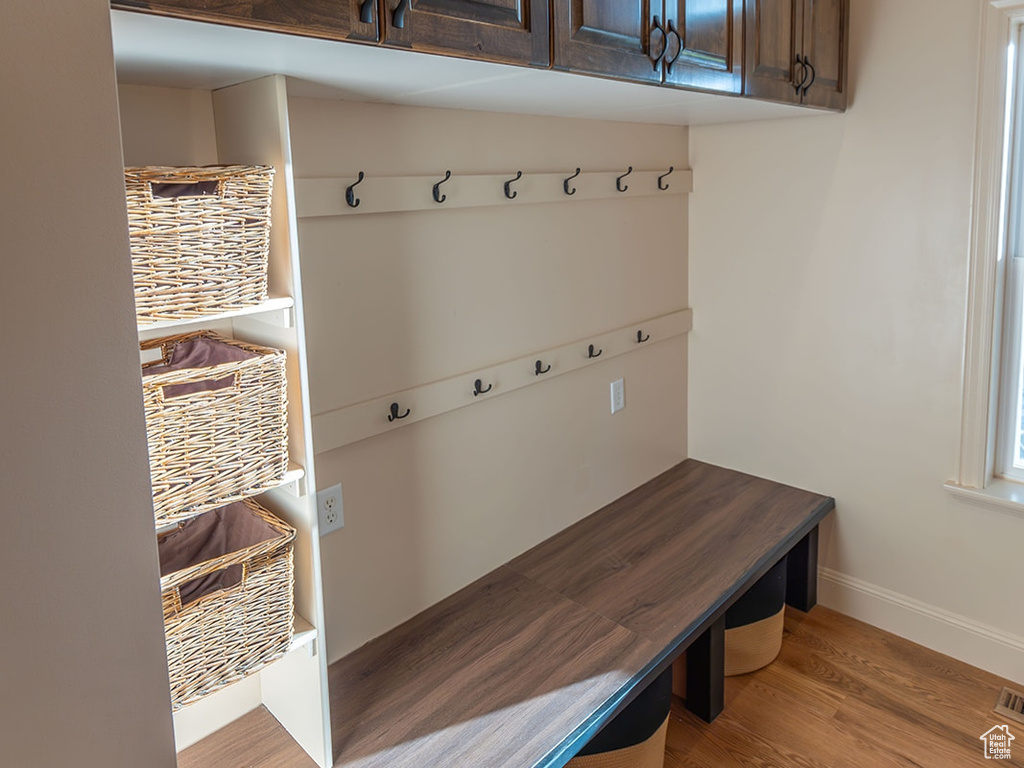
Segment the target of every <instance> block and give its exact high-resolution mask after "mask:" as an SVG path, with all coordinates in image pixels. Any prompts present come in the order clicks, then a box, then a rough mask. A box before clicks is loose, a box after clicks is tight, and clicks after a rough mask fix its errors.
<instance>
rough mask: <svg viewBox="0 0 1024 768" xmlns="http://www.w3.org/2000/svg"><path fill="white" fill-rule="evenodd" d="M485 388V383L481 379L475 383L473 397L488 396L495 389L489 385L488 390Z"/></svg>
mask: <svg viewBox="0 0 1024 768" xmlns="http://www.w3.org/2000/svg"><path fill="white" fill-rule="evenodd" d="M483 386H484V383H483V381H481V380H480V379H477V380H476V381H474V382H473V397H476V396H477V395H486V394H487V393H488V392H490V391H491V390H492V389H493V388H494V385H493V384H488V385H487V389H484V388H483Z"/></svg>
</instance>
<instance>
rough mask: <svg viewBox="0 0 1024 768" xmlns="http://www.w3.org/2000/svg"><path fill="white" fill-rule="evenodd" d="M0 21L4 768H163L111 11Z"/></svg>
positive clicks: (45, 5) (168, 759)
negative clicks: (0, 97) (62, 767)
mask: <svg viewBox="0 0 1024 768" xmlns="http://www.w3.org/2000/svg"><path fill="white" fill-rule="evenodd" d="M0 15H2V18H3V21H2V22H0V72H2V73H3V75H2V78H0V80H2V83H3V85H2V94H3V108H2V109H0V141H2V143H3V146H4V152H3V154H2V155H0V177H2V179H3V186H2V191H0V233H2V234H0V237H2V240H3V245H2V254H3V279H2V280H0V328H2V329H3V341H2V345H0V350H2V355H3V360H4V365H3V377H2V378H3V385H2V393H3V396H2V397H0V436H2V437H0V487H2V488H3V494H4V505H3V510H2V512H0V521H2V523H3V528H2V531H0V581H2V582H3V585H4V588H3V591H4V594H3V597H2V598H0V745H2V750H3V757H2V758H0V761H2V762H3V763H4V765H10V766H58V765H75V766H81V767H82V768H139V766H146V768H169V767H170V766H173V765H174V746H173V741H172V734H171V714H170V698H169V694H168V683H167V665H166V656H165V652H164V643H163V622H162V619H161V608H160V595H159V575H158V572H157V559H156V540H155V537H154V533H153V518H152V502H151V499H150V492H149V469H148V464H147V460H146V442H145V428H144V424H143V412H142V396H141V394H142V393H141V384H140V374H139V367H138V351H137V346H136V345H137V340H136V334H135V325H134V306H133V304H132V299H131V296H132V290H131V273H130V269H129V259H128V243H127V237H126V232H127V222H126V217H125V205H124V187H123V177H122V176H121V173H120V170H119V167H120V164H121V147H120V137H119V132H118V121H117V103H116V92H115V86H114V70H113V59H112V56H111V51H110V31H109V20H108V7H107V4H106V3H105V2H104V1H103V0H50V1H48V2H39V3H5V4H4V8H3V11H2V14H0Z"/></svg>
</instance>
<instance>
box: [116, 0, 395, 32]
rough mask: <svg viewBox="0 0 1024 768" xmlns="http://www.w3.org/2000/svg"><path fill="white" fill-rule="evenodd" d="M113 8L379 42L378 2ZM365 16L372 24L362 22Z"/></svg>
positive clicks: (167, 2)
mask: <svg viewBox="0 0 1024 768" xmlns="http://www.w3.org/2000/svg"><path fill="white" fill-rule="evenodd" d="M110 5H111V7H113V8H123V9H127V10H134V11H139V10H142V11H151V12H153V13H159V14H161V15H165V16H176V17H178V18H182V19H193V20H196V21H212V22H215V23H218V24H229V25H232V26H239V27H250V28H254V29H269V30H274V31H278V32H291V33H293V34H300V35H310V36H313V37H327V38H331V39H335V40H361V41H366V42H377V40H378V39H379V35H378V28H377V7H376V6H377V2H376V0H112V1H111V3H110ZM364 15H365V17H367V18H370V21H369V22H363V21H361V20H360V17H362V16H364Z"/></svg>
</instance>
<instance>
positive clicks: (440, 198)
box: [434, 171, 452, 203]
mask: <svg viewBox="0 0 1024 768" xmlns="http://www.w3.org/2000/svg"><path fill="white" fill-rule="evenodd" d="M451 177H452V172H451V171H445V172H444V178H443V179H441V180H440V181H439V182H437V184H435V185H434V202H435V203H443V202H444V201H445V200H447V199H448V195H442V194H441V185H442V184H444V183H445V182H446V181H448V179H450V178H451Z"/></svg>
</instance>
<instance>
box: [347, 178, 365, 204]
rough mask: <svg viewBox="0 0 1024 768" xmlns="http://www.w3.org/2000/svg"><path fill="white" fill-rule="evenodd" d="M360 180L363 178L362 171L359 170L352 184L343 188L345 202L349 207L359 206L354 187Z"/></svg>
mask: <svg viewBox="0 0 1024 768" xmlns="http://www.w3.org/2000/svg"><path fill="white" fill-rule="evenodd" d="M362 180H363V172H362V171H360V172H359V178H358V179H356V180H355V181H354V182H353V183H352V184H349V185H348V186H347V187H346V188H345V202H346V203H348V207H349V208H358V207H359V202H360V201H359V198H358V197H356V193H355V189H356V184H359V183H360V182H361V181H362Z"/></svg>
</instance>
